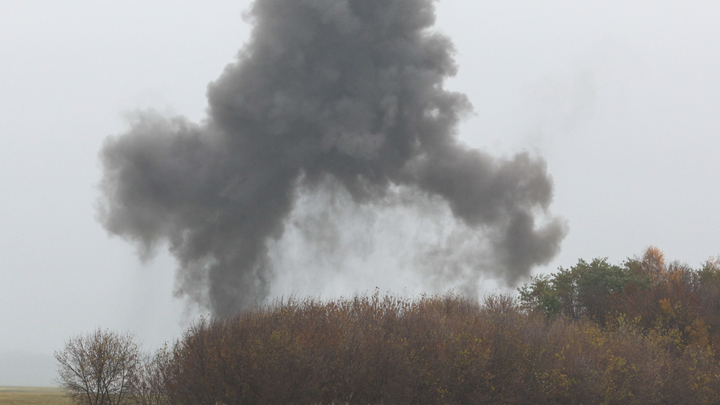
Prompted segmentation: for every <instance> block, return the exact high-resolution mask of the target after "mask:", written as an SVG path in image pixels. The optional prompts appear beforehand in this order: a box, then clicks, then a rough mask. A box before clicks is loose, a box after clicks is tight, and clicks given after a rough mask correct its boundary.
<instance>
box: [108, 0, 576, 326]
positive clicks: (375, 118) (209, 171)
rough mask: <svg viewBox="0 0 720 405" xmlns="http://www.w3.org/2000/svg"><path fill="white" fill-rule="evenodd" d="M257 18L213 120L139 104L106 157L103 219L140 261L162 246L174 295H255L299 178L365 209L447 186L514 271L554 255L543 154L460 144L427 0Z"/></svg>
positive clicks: (264, 282)
mask: <svg viewBox="0 0 720 405" xmlns="http://www.w3.org/2000/svg"><path fill="white" fill-rule="evenodd" d="M249 16H250V18H251V19H252V21H253V23H254V30H253V33H252V37H251V39H250V41H249V42H248V44H247V45H246V46H245V48H244V49H242V51H241V52H240V54H239V58H238V61H237V62H236V63H234V64H232V65H229V66H228V67H227V68H226V69H225V71H224V72H223V73H222V75H221V76H220V78H219V79H217V80H216V81H215V82H213V83H211V84H210V85H209V87H208V99H209V108H208V117H207V119H206V120H205V121H203V122H202V123H201V124H193V123H190V122H187V121H186V120H185V119H184V118H182V117H176V118H172V119H166V118H162V117H160V116H159V115H157V114H154V113H151V112H148V113H144V114H141V115H140V116H139V117H138V118H137V120H136V122H135V123H134V124H133V126H132V128H131V129H130V131H129V132H128V133H126V134H123V135H120V136H117V137H112V138H109V139H108V140H107V141H106V143H105V145H104V147H103V149H102V151H101V154H100V156H101V161H102V164H103V166H104V177H103V180H102V183H101V188H102V192H103V199H102V201H101V208H100V220H101V222H102V224H103V226H104V227H105V228H106V229H107V230H108V231H109V232H110V233H112V234H117V235H120V236H122V237H124V238H126V239H128V240H131V241H133V242H136V243H137V244H138V245H139V246H140V252H141V255H143V256H147V255H149V254H151V253H152V252H153V250H154V248H155V247H156V246H157V245H158V244H160V243H163V242H168V243H169V249H170V251H171V253H172V254H173V255H174V256H175V258H176V259H177V261H178V263H179V270H178V280H179V288H180V292H181V294H184V295H187V296H189V297H190V298H191V299H194V300H196V301H199V302H201V303H203V304H205V305H207V306H209V307H210V309H211V310H212V311H213V314H214V315H216V316H228V315H231V314H234V313H236V312H238V311H240V310H242V309H243V308H247V307H248V306H252V305H255V304H257V303H259V302H261V301H262V300H263V299H264V298H266V296H267V294H268V288H269V285H270V283H271V282H272V269H271V268H270V266H269V259H268V253H267V246H266V245H267V241H268V240H271V239H273V238H275V239H277V238H279V237H280V236H282V234H283V226H284V225H283V224H284V220H285V219H286V218H287V217H288V214H289V213H290V212H291V211H292V209H293V207H294V201H295V198H296V196H297V193H296V191H297V190H298V187H301V186H302V187H304V188H307V187H309V188H311V189H312V188H313V187H314V186H317V185H319V184H321V183H323V182H326V181H328V179H331V180H332V181H336V182H338V183H339V184H340V185H341V186H342V187H344V189H346V190H347V191H348V192H349V193H350V195H351V196H352V198H353V200H354V201H355V202H356V203H358V204H373V203H374V202H376V201H379V200H380V199H382V198H383V196H384V195H386V194H387V192H388V190H389V189H390V188H391V187H392V186H394V185H399V186H403V187H411V188H414V189H416V190H418V191H420V192H422V193H425V194H427V195H430V196H439V197H441V198H442V199H444V200H446V201H447V203H448V204H449V206H450V208H451V210H452V212H453V214H454V215H455V217H456V218H459V219H460V220H462V221H464V222H465V223H466V224H467V225H468V226H471V227H472V228H473V229H476V230H477V231H478V232H484V233H486V234H487V235H488V237H489V238H490V239H491V242H490V244H491V246H492V251H493V256H494V257H495V260H496V262H497V263H499V266H501V267H502V269H503V274H504V277H505V279H506V280H508V281H510V282H514V281H516V280H518V279H519V278H522V277H524V276H527V275H528V274H529V271H530V270H531V268H532V267H533V266H536V265H538V264H543V263H547V262H548V261H549V260H550V259H551V258H552V257H553V256H554V255H555V254H556V253H557V252H558V250H559V245H560V242H561V240H562V239H563V237H564V234H565V226H564V222H563V221H562V220H560V219H558V218H552V217H550V218H549V219H547V220H546V221H545V222H544V225H542V226H540V225H539V224H538V223H537V221H536V217H537V216H538V215H543V216H544V217H546V216H547V208H548V205H549V203H550V202H551V199H552V181H551V179H550V177H549V176H548V174H547V172H546V166H545V163H544V161H543V160H541V159H538V158H533V157H530V156H529V155H527V154H519V155H517V156H515V157H513V158H511V159H496V158H493V157H492V156H489V155H487V154H485V153H483V152H480V151H477V150H472V149H469V148H467V147H465V146H464V145H462V144H460V143H459V142H458V140H457V139H456V127H457V123H458V121H459V119H461V118H462V117H463V116H464V115H465V114H467V113H468V112H469V111H470V109H471V106H470V103H469V102H468V100H467V98H466V97H465V96H464V95H463V94H459V93H454V92H449V91H446V90H444V89H443V82H444V80H445V79H446V78H448V77H450V76H452V75H454V74H455V72H456V69H457V68H456V65H455V63H454V60H453V57H452V55H453V52H454V50H453V46H452V44H451V42H450V40H449V39H448V38H447V37H445V36H443V35H441V34H438V33H434V32H432V31H429V28H430V27H432V25H433V24H434V20H435V9H434V6H433V1H432V0H257V1H256V2H255V3H254V4H253V6H252V8H251V10H250V12H249ZM209 46H212V44H209ZM316 188H318V189H319V188H320V187H316ZM477 271H478V272H481V271H483V269H477ZM204 300H207V302H203V301H204Z"/></svg>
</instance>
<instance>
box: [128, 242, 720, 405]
mask: <svg viewBox="0 0 720 405" xmlns="http://www.w3.org/2000/svg"><path fill="white" fill-rule="evenodd" d="M719 306H720V267H718V263H717V262H708V263H707V264H706V265H705V266H703V267H702V268H700V269H692V268H689V267H687V266H682V265H679V264H677V263H673V264H670V265H666V264H665V262H664V260H663V257H662V254H661V253H660V252H659V251H658V250H657V249H654V248H651V249H648V251H647V252H646V253H645V255H644V256H643V257H642V258H636V259H630V260H627V261H626V262H625V263H623V264H622V265H611V264H609V263H607V261H606V260H593V261H592V262H591V263H587V262H585V261H582V260H581V261H580V262H579V263H578V264H577V265H576V266H573V267H572V268H570V269H560V270H559V271H558V272H557V273H555V274H552V275H547V276H541V277H538V278H536V279H533V280H532V282H531V283H530V284H528V285H526V286H524V287H522V288H521V289H520V295H519V298H515V297H511V296H491V297H489V298H486V299H484V300H483V301H482V302H477V301H474V300H469V299H465V298H462V297H458V296H455V295H445V296H440V297H436V296H427V297H422V298H419V299H404V298H398V297H392V296H388V297H381V296H379V295H377V294H376V295H374V296H370V297H356V298H352V299H340V300H336V301H331V302H319V301H314V300H312V299H307V300H301V301H296V300H289V301H285V302H278V303H276V304H275V305H271V306H267V307H262V308H256V309H254V310H251V311H247V312H245V313H243V314H240V315H238V316H236V317H234V318H232V319H226V320H215V321H207V320H201V321H200V322H198V323H196V324H195V325H194V326H192V327H191V328H189V330H187V331H186V333H185V334H184V336H183V337H182V338H181V339H179V340H178V341H177V342H175V343H174V345H171V346H169V347H168V348H166V349H163V350H160V351H158V353H156V355H155V356H154V357H148V361H147V362H146V363H145V364H147V368H146V369H144V371H143V373H140V374H139V375H140V377H138V378H136V384H137V386H138V387H144V389H145V391H144V393H143V395H139V394H133V395H129V396H128V397H127V401H128V402H131V401H135V403H141V404H149V403H152V404H156V405H160V404H188V405H189V404H193V405H195V404H208V405H216V404H228V405H229V404H439V403H442V404H690V403H692V404H717V403H720V365H719V363H718V358H717V357H716V348H717V345H718V344H719V343H720V337H719V336H720V332H719V329H718V328H719V327H720V314H719V313H718V312H719V311H718V310H719V309H720V308H719ZM143 381H144V383H143ZM142 401H145V402H142Z"/></svg>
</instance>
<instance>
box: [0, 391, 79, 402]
mask: <svg viewBox="0 0 720 405" xmlns="http://www.w3.org/2000/svg"><path fill="white" fill-rule="evenodd" d="M70 404H72V402H70V399H69V398H67V397H65V396H64V395H63V393H62V391H60V389H59V388H51V387H0V405H70Z"/></svg>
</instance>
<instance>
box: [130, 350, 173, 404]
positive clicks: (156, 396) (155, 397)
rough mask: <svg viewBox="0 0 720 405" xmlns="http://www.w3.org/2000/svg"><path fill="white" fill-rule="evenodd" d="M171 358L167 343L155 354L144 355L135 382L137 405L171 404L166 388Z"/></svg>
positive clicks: (134, 395)
mask: <svg viewBox="0 0 720 405" xmlns="http://www.w3.org/2000/svg"><path fill="white" fill-rule="evenodd" d="M170 360H171V352H170V351H169V349H168V346H167V344H166V345H165V346H164V347H162V348H161V349H159V350H158V351H157V352H156V353H155V354H149V353H145V354H143V355H142V358H141V361H140V366H139V367H138V370H137V373H136V376H135V378H134V384H133V402H134V404H135V405H170V399H169V396H168V393H167V388H166V383H167V379H168V375H167V372H168V366H169V364H170Z"/></svg>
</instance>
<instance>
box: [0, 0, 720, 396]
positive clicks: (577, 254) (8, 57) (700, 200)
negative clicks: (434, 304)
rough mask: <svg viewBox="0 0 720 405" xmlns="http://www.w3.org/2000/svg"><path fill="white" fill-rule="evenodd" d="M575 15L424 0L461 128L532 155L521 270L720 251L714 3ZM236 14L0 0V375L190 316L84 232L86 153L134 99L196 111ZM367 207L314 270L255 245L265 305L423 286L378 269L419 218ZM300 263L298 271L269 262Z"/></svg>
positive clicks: (485, 145) (533, 7) (189, 7)
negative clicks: (541, 237)
mask: <svg viewBox="0 0 720 405" xmlns="http://www.w3.org/2000/svg"><path fill="white" fill-rule="evenodd" d="M61 3H62V4H61ZM589 3H590V2H579V1H545V2H534V1H514V2H500V1H494V2H484V1H477V0H445V1H442V2H439V3H437V16H438V20H437V29H438V30H440V31H441V32H443V33H445V34H447V35H448V36H450V37H451V39H452V40H453V42H454V43H455V46H456V48H457V51H458V53H457V55H456V60H457V63H458V65H459V73H458V75H457V77H456V78H454V79H452V80H450V81H449V82H448V83H447V87H448V88H450V89H453V90H457V91H461V92H463V93H465V94H467V95H468V97H469V98H470V101H471V102H472V103H473V106H474V115H472V116H471V117H469V118H468V119H466V120H465V121H464V122H463V123H462V124H461V127H460V137H461V139H462V140H463V141H464V142H466V143H467V144H468V145H470V146H473V147H477V148H480V149H483V150H486V151H488V152H490V153H492V154H495V155H498V156H502V155H505V156H510V155H511V154H513V153H516V152H519V151H524V150H527V151H530V152H531V153H533V154H535V155H539V156H542V157H544V158H545V159H546V160H547V164H548V171H549V172H550V174H551V175H552V176H553V178H554V182H555V199H554V202H553V203H552V205H551V208H550V209H551V211H552V213H553V214H555V215H559V216H562V217H564V218H565V219H566V220H567V222H568V226H569V233H568V235H567V237H566V238H565V240H564V242H563V245H562V251H561V253H560V254H559V255H558V256H557V257H556V258H555V260H553V262H552V263H551V264H550V265H548V266H546V267H543V268H538V269H536V273H539V272H548V271H553V270H555V269H556V268H557V267H558V266H571V265H573V264H574V263H575V262H576V261H577V259H578V258H585V259H591V258H594V257H599V256H602V257H608V258H609V259H610V260H611V261H612V262H619V261H622V260H623V259H625V258H627V257H630V256H633V255H636V254H640V253H641V252H642V250H643V249H644V248H645V247H647V246H648V245H657V246H658V247H659V248H660V249H662V250H663V251H664V252H665V253H666V256H667V257H668V258H669V259H671V260H679V261H682V262H686V263H688V264H690V265H693V266H697V265H699V264H700V263H701V262H703V261H704V260H705V259H707V258H708V257H710V256H715V255H718V254H720V243H719V242H720V236H719V234H718V229H720V210H718V209H717V207H719V206H720V159H718V156H720V137H718V134H720V114H718V113H717V111H718V110H720V74H719V73H718V72H720V27H718V26H717V21H718V19H719V17H720V6H718V5H717V4H716V3H715V2H711V1H687V2H674V1H657V2H652V4H651V3H649V2H641V1H635V2H628V1H605V2H602V3H597V5H592V4H589ZM249 4H250V2H249V1H220V0H209V1H205V2H191V1H174V2H172V3H170V2H162V1H153V0H145V1H134V0H130V1H129V0H126V1H123V2H120V1H104V2H97V1H95V2H91V1H80V0H72V1H71V0H68V1H64V2H51V1H39V0H31V1H19V0H0V9H2V10H3V12H2V13H0V61H1V63H0V103H1V104H0V142H1V143H0V145H1V147H0V170H2V175H0V189H1V190H3V192H2V193H1V194H0V325H3V333H1V334H0V385H8V384H38V383H46V382H45V381H47V379H48V378H51V377H52V375H51V374H52V373H51V372H50V377H45V376H46V375H47V372H46V374H42V373H43V372H45V371H43V372H36V373H35V374H34V375H36V376H37V375H43V377H42V378H39V377H32V376H23V373H21V372H20V371H18V370H19V369H18V368H17V367H18V366H17V365H18V364H22V363H23V361H22V359H23V358H25V359H30V360H28V361H27V362H25V363H26V364H32V365H33V367H35V366H34V365H36V364H42V362H43V360H42V359H43V356H45V357H44V358H46V359H47V356H49V355H51V354H52V353H53V351H54V350H56V349H59V348H61V347H62V344H63V341H64V340H65V339H67V338H68V337H70V336H72V335H73V334H77V333H81V332H86V331H89V330H91V329H93V328H95V327H98V326H102V327H106V328H110V329H115V330H121V331H124V330H130V331H133V332H134V333H136V335H137V336H138V338H139V340H141V341H142V342H143V343H144V345H145V347H146V348H150V349H152V348H154V347H157V346H158V345H159V344H161V343H162V342H163V341H165V340H171V339H173V338H175V337H178V336H179V335H180V333H182V330H183V325H184V322H187V320H188V319H192V318H193V317H195V316H197V315H198V313H199V311H198V310H197V309H196V308H193V307H187V306H186V305H185V303H184V302H183V301H180V300H176V299H174V298H173V285H174V268H175V264H174V263H173V260H172V259H171V258H170V257H169V256H168V255H167V254H166V253H160V254H159V255H158V256H157V257H156V258H155V259H154V260H152V261H150V262H148V263H145V264H142V263H140V262H139V261H138V259H137V256H136V254H135V250H134V248H133V247H132V246H131V245H129V244H127V243H125V242H124V241H122V240H120V239H118V238H110V237H108V236H107V234H106V232H105V231H104V230H103V229H102V227H101V226H100V225H99V224H98V223H97V222H96V221H95V215H96V213H95V208H94V206H95V203H96V201H97V198H98V196H99V192H98V190H97V188H96V186H97V183H98V181H99V179H100V175H101V172H100V166H99V163H98V155H97V154H98V151H99V150H100V147H101V145H102V143H103V141H104V139H105V138H106V137H107V136H108V135H111V134H119V133H123V132H125V131H127V129H128V124H127V114H128V112H131V111H133V110H136V109H144V108H154V109H156V110H158V111H160V112H161V113H163V114H168V115H170V114H181V115H185V116H186V117H188V118H189V119H190V120H191V121H194V122H199V121H200V120H202V119H203V117H204V114H205V107H206V105H207V100H206V97H205V92H206V86H207V84H208V83H209V82H210V81H212V80H215V79H216V78H217V77H218V76H219V74H220V73H221V72H222V70H223V68H224V67H225V66H226V65H227V64H228V63H231V62H233V61H234V58H235V55H236V53H237V51H238V49H239V48H240V47H241V46H242V44H243V43H244V42H245V40H246V39H247V37H248V33H249V26H248V25H247V24H246V23H244V22H243V20H242V12H243V10H245V9H246V8H247V7H248V5H249ZM307 204H308V205H312V201H310V202H307ZM367 215H370V214H368V213H366V212H361V211H359V212H358V213H357V218H358V219H357V220H356V221H355V223H352V221H351V223H350V224H349V226H347V227H346V231H345V233H344V234H343V235H341V236H342V237H341V241H340V246H349V247H352V248H351V250H352V249H355V250H354V251H353V252H352V253H351V254H349V255H344V256H342V257H334V256H332V255H330V256H328V257H325V258H324V259H323V260H322V261H321V262H318V261H313V262H312V263H311V262H309V261H308V257H309V254H308V252H310V253H312V247H311V246H305V245H303V243H302V240H303V239H302V235H299V234H298V232H299V231H297V230H294V228H292V227H289V230H288V232H287V234H286V236H285V237H283V239H281V240H280V241H278V242H277V243H276V244H274V245H273V246H271V247H270V250H271V252H274V253H275V261H276V264H277V267H278V269H279V278H278V283H277V285H276V287H275V289H274V290H273V294H274V295H275V296H279V295H287V294H290V293H293V292H294V293H296V294H297V295H300V296H302V295H306V294H321V295H323V296H332V295H337V294H346V295H347V294H352V292H353V291H356V290H360V291H367V290H371V289H373V288H374V287H375V286H378V287H380V288H382V289H391V290H395V291H401V292H404V293H409V294H414V293H417V292H421V291H423V290H427V282H426V281H418V277H417V275H416V274H414V273H412V272H407V271H397V272H389V271H387V269H388V268H392V266H394V265H397V260H396V259H395V258H394V257H393V255H394V254H398V255H401V254H402V252H400V253H398V252H399V249H398V248H397V246H402V245H403V243H402V241H403V240H405V238H406V239H413V238H415V239H413V240H417V234H418V233H422V232H424V230H426V228H427V227H428V226H430V225H429V224H427V223H423V221H422V219H418V218H421V217H422V212H414V213H398V212H395V211H392V210H389V211H387V212H382V213H379V214H378V215H379V216H378V217H373V218H374V220H373V221H370V222H372V225H367V223H366V222H367V221H365V219H367ZM398 229H399V230H398ZM353 231H355V233H354V232H353ZM368 231H372V233H373V234H374V235H375V236H376V240H374V241H368V240H367V238H366V237H365V236H363V234H364V233H368ZM440 234H443V233H442V232H439V233H435V235H440ZM358 235H360V236H358ZM443 235H445V234H443ZM445 236H448V235H445ZM450 236H452V235H450ZM456 236H457V235H456ZM360 245H361V246H364V247H363V248H362V249H358V248H357V246H360ZM396 245H397V246H396ZM400 250H401V249H400ZM298 266H306V267H307V268H309V269H312V271H310V270H309V271H308V272H307V273H303V275H298V274H295V273H293V274H290V273H285V272H283V270H282V269H284V268H290V267H294V268H297V267H298ZM332 266H343V267H344V268H346V269H348V270H347V271H346V272H344V273H339V272H337V271H336V270H329V267H332ZM317 280H322V281H321V282H318V281H317ZM494 287H495V284H494V283H493V282H491V281H488V282H487V284H486V285H485V286H484V288H482V289H483V290H486V291H489V290H492V288H494ZM23 356H25V357H23ZM18 359H20V360H18ZM46 364H47V363H46ZM36 367H38V370H39V369H41V368H42V367H41V366H36ZM46 369H47V367H46V368H45V369H44V370H46ZM28 375H32V373H29V374H28ZM33 378H35V379H33ZM47 383H49V381H48V382H47Z"/></svg>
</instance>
